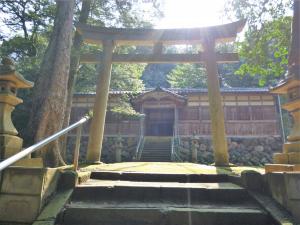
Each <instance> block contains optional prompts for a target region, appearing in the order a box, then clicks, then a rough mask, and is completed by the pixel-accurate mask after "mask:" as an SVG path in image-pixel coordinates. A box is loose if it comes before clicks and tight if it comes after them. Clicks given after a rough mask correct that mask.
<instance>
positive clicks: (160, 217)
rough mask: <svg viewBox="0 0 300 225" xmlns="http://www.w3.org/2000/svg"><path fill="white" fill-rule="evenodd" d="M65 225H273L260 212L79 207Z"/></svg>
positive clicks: (212, 208) (69, 212)
mask: <svg viewBox="0 0 300 225" xmlns="http://www.w3.org/2000/svg"><path fill="white" fill-rule="evenodd" d="M63 222H64V224H65V225H102V224H103V225H120V224H122V225H159V224H163V225H193V224H197V225H267V224H268V225H269V223H268V216H267V214H266V213H264V212H262V211H261V210H260V209H257V208H245V207H226V206H217V205H214V206H212V205H210V206H209V207H204V206H201V205H200V206H198V207H193V208H191V207H187V208H184V207H167V208H166V207H159V208H148V207H144V208H143V207H134V206H131V207H107V206H106V207H103V206H101V205H97V207H92V206H91V205H82V204H81V205H80V204H79V205H78V206H76V207H72V208H68V209H67V210H66V212H65V214H64V216H63Z"/></svg>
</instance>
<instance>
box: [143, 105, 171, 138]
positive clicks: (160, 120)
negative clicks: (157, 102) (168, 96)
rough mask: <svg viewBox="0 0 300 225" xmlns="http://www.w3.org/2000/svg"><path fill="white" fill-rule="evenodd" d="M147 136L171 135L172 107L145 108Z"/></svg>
mask: <svg viewBox="0 0 300 225" xmlns="http://www.w3.org/2000/svg"><path fill="white" fill-rule="evenodd" d="M145 113H146V132H145V133H146V135H147V136H173V126H174V109H170V108H167V109H146V110H145Z"/></svg>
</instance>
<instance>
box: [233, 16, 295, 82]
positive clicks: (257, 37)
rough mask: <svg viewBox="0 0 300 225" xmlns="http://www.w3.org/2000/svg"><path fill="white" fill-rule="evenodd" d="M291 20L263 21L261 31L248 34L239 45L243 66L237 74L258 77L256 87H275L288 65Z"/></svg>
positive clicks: (286, 18) (287, 18) (288, 18)
mask: <svg viewBox="0 0 300 225" xmlns="http://www.w3.org/2000/svg"><path fill="white" fill-rule="evenodd" d="M290 24H291V18H290V17H285V18H281V19H278V20H273V21H271V22H266V23H265V24H264V25H263V26H262V28H261V29H260V30H257V31H252V32H250V31H248V32H247V33H246V37H245V40H244V41H243V42H241V43H240V46H239V47H240V48H239V53H240V56H241V58H242V59H243V60H244V63H243V64H242V65H241V67H240V68H239V69H238V70H237V71H236V74H239V75H245V74H251V75H257V74H259V75H260V80H259V85H260V86H264V85H268V84H274V83H275V82H276V80H278V79H281V78H282V77H283V75H284V73H285V71H286V68H287V64H288V60H287V58H288V46H289V44H290V36H291V30H290Z"/></svg>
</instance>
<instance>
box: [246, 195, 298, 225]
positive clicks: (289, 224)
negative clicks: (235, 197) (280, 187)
mask: <svg viewBox="0 0 300 225" xmlns="http://www.w3.org/2000/svg"><path fill="white" fill-rule="evenodd" d="M249 194H250V195H251V196H252V197H253V198H254V199H255V200H256V201H257V202H258V203H259V204H260V205H261V207H263V208H264V209H265V210H266V211H267V212H268V213H269V214H270V215H271V217H272V219H273V220H274V222H275V223H276V225H299V224H298V223H296V222H295V220H294V219H293V217H292V215H290V213H288V212H287V210H286V209H284V208H283V207H282V206H280V205H279V204H278V203H277V202H275V200H274V199H272V198H271V197H269V196H266V195H262V194H260V193H258V192H253V191H249Z"/></svg>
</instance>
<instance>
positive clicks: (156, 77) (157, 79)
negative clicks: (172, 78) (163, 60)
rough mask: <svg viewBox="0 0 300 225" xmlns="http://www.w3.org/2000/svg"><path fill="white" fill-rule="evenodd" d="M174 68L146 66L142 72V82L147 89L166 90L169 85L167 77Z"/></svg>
mask: <svg viewBox="0 0 300 225" xmlns="http://www.w3.org/2000/svg"><path fill="white" fill-rule="evenodd" d="M174 68H175V65H174V64H148V65H147V66H146V67H145V70H144V71H143V75H142V80H143V82H144V84H145V86H146V87H147V88H156V87H164V88H168V87H170V83H169V82H168V81H167V75H168V73H170V71H171V70H172V69H174Z"/></svg>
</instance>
